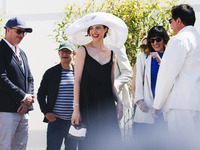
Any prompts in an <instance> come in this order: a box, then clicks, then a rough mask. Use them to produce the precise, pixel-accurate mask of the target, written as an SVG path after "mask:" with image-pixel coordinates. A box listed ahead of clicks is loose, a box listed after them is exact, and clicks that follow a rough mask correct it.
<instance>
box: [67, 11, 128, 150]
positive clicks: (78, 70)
mask: <svg viewBox="0 0 200 150" xmlns="http://www.w3.org/2000/svg"><path fill="white" fill-rule="evenodd" d="M114 19H115V20H116V21H117V23H118V24H119V22H121V24H122V25H121V26H122V29H123V30H124V29H125V30H124V31H125V33H123V35H121V37H123V38H122V41H123V42H122V43H121V44H119V43H118V42H117V41H112V44H113V43H116V45H117V44H119V45H117V46H122V45H123V44H124V42H125V40H126V37H127V33H128V32H127V31H128V30H126V28H127V27H126V25H125V24H124V22H123V21H122V20H121V19H119V18H117V17H115V16H113V15H111V14H108V13H93V14H89V15H87V16H85V17H83V18H81V19H79V20H78V21H77V22H75V23H74V24H72V25H71V26H70V27H69V28H68V30H67V33H68V37H69V38H68V40H71V42H73V43H75V44H79V45H81V44H84V42H85V45H84V46H80V47H79V48H78V50H77V54H76V59H75V84H74V106H75V107H74V111H73V115H72V119H71V123H72V124H73V125H78V124H79V123H80V121H81V123H84V124H86V126H87V134H86V138H85V140H84V141H82V142H80V143H79V149H80V150H82V149H84V150H102V149H106V150H107V149H112V148H114V147H113V146H116V147H117V146H118V144H119V141H120V138H121V135H120V129H119V126H118V120H117V113H118V118H119V119H121V117H122V115H123V109H122V103H121V100H120V99H119V97H118V95H117V93H116V89H115V87H114V66H115V63H116V56H115V54H114V53H113V51H111V50H110V49H108V48H107V47H106V46H105V44H104V43H106V41H105V40H107V41H109V40H112V39H108V38H110V36H111V35H112V33H114V34H116V35H115V36H116V37H115V38H116V39H115V40H117V33H119V32H121V29H120V28H121V27H118V26H115V22H114V21H115V20H114ZM114 26H115V27H116V28H119V30H120V31H118V29H117V30H115V28H114ZM85 27H86V28H85ZM72 29H73V30H72ZM83 30H84V31H83ZM78 31H80V32H78ZM82 31H83V32H84V34H83V35H84V36H82V37H81V35H82V34H81V32H82ZM112 31H114V32H112ZM74 32H77V34H78V37H77V38H76V37H73V36H74V35H76V34H74ZM119 34H121V33H119ZM70 38H71V39H70ZM73 38H75V40H74V39H73ZM81 38H82V39H83V40H84V39H87V38H90V40H88V41H89V42H88V41H87V40H86V41H82V40H81ZM77 40H78V41H79V42H78V43H76V42H77ZM80 42H81V43H80ZM107 44H108V43H107ZM115 101H116V102H117V106H115ZM116 107H117V109H116ZM111 140H112V141H111ZM111 144H113V145H111Z"/></svg>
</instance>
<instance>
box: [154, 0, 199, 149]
mask: <svg viewBox="0 0 200 150" xmlns="http://www.w3.org/2000/svg"><path fill="white" fill-rule="evenodd" d="M171 12H172V16H171V19H169V22H170V24H171V28H172V29H173V34H174V36H173V37H172V38H171V39H170V40H169V42H168V44H167V48H166V50H165V54H164V55H163V58H162V62H161V65H160V69H159V72H158V78H157V85H156V94H155V100H154V104H153V109H152V116H153V117H154V118H156V117H157V112H159V111H160V110H161V111H164V112H167V113H166V119H167V121H168V128H169V133H170V135H172V137H173V140H174V139H176V142H178V140H180V141H182V140H183V141H182V142H183V143H181V145H185V144H186V143H188V145H187V146H189V143H190V144H191V145H193V146H194V147H193V149H194V148H197V147H196V146H197V145H194V144H197V143H196V142H194V141H195V140H196V139H199V138H200V35H199V34H198V32H197V31H196V29H195V28H194V23H195V20H196V19H195V12H194V10H193V8H192V7H191V6H189V5H187V4H181V5H178V6H174V7H172V11H171ZM177 139H178V140H177ZM180 141H179V142H180ZM179 144H180V143H179ZM179 146H180V145H179Z"/></svg>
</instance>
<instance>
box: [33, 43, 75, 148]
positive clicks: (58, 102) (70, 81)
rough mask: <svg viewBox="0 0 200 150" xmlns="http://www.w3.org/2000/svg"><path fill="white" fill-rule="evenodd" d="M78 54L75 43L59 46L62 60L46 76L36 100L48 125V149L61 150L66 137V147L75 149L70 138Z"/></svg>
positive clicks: (73, 141)
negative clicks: (74, 60)
mask: <svg viewBox="0 0 200 150" xmlns="http://www.w3.org/2000/svg"><path fill="white" fill-rule="evenodd" d="M75 54H76V52H75V47H74V45H73V44H71V43H69V42H68V41H67V42H63V43H61V44H60V46H59V50H58V55H59V57H60V63H59V64H58V65H56V66H53V67H51V68H50V69H48V70H47V71H46V72H45V74H44V75H43V79H42V81H41V84H40V87H39V90H38V94H37V99H38V102H39V105H40V109H41V111H42V113H43V114H44V115H45V118H44V122H49V123H48V128H47V150H60V148H61V145H62V142H63V139H65V150H76V141H75V140H73V139H70V138H68V137H67V135H68V131H69V127H70V125H71V115H72V112H73V101H74V96H73V88H74V67H73V65H72V61H73V57H74V55H75Z"/></svg>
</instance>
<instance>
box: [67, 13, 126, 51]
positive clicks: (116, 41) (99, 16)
mask: <svg viewBox="0 0 200 150" xmlns="http://www.w3.org/2000/svg"><path fill="white" fill-rule="evenodd" d="M97 24H101V25H105V26H107V27H108V28H109V30H108V33H107V36H106V37H105V38H104V44H105V45H107V46H114V47H117V48H120V47H121V46H122V45H123V44H124V43H125V41H126V39H127V35H128V27H127V25H126V24H125V23H124V21H123V20H121V19H120V18H118V17H116V16H114V15H112V14H110V13H105V12H95V13H91V14H88V15H86V16H84V17H82V18H80V19H78V20H77V21H75V22H74V23H72V24H71V25H70V26H69V27H68V28H67V30H66V36H67V38H68V40H69V41H70V42H72V43H73V44H76V45H85V44H88V43H90V42H91V41H92V38H91V37H90V36H87V31H88V28H89V27H90V26H92V25H97Z"/></svg>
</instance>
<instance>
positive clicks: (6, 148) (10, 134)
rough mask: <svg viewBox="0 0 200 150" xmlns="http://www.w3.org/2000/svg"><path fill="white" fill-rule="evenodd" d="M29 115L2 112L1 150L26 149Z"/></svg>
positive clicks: (0, 116)
mask: <svg viewBox="0 0 200 150" xmlns="http://www.w3.org/2000/svg"><path fill="white" fill-rule="evenodd" d="M28 121H29V115H28V114H25V115H22V114H18V113H10V112H0V150H26V146H27V141H28Z"/></svg>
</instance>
